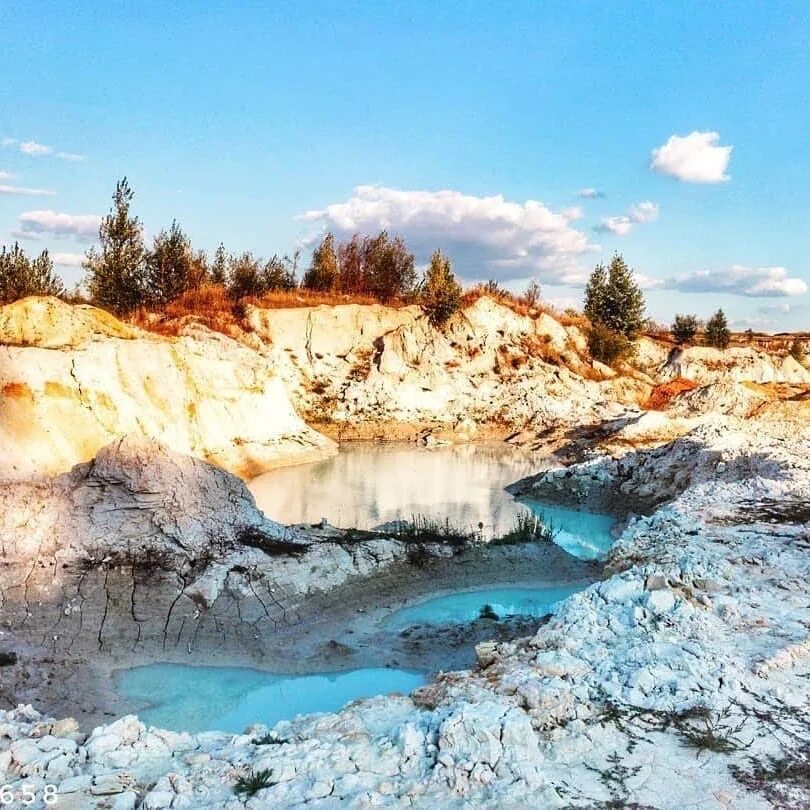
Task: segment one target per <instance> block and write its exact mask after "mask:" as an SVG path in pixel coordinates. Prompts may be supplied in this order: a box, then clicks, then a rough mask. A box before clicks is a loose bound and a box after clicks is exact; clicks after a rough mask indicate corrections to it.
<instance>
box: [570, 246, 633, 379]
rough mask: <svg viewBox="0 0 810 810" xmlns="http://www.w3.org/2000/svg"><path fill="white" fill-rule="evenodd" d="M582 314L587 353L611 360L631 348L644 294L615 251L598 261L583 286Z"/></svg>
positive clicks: (604, 359)
mask: <svg viewBox="0 0 810 810" xmlns="http://www.w3.org/2000/svg"><path fill="white" fill-rule="evenodd" d="M584 309H585V315H586V316H587V317H588V319H589V320H590V321H591V329H590V332H589V334H588V345H589V347H590V350H591V355H592V356H593V357H594V358H595V359H597V360H600V361H602V362H605V363H613V362H615V361H616V360H618V359H620V358H621V357H622V356H623V355H626V354H628V353H629V352H630V351H631V350H632V343H633V341H634V340H635V339H636V338H637V337H638V336H639V333H640V332H641V330H642V329H643V327H644V295H643V294H642V292H641V288H640V287H639V286H638V284H636V282H635V280H634V278H633V274H632V272H631V271H630V268H629V267H628V266H627V264H626V263H625V261H624V259H623V258H622V257H621V256H620V255H619V254H618V253H617V254H615V255H614V256H613V258H612V259H611V261H610V265H609V266H608V267H607V268H605V266H604V265H602V264H598V265H597V266H596V267H595V268H594V271H593V273H591V277H590V279H589V280H588V284H587V286H586V287H585V307H584Z"/></svg>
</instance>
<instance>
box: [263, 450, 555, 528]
mask: <svg viewBox="0 0 810 810" xmlns="http://www.w3.org/2000/svg"><path fill="white" fill-rule="evenodd" d="M541 464H542V460H538V459H537V458H536V457H534V458H533V457H532V454H530V453H528V452H525V451H521V450H518V449H515V448H512V447H510V446H508V445H503V444H501V445H456V446H453V447H437V448H420V447H415V446H414V445H412V444H410V445H392V444H383V445H381V444H350V445H343V446H342V447H341V451H340V453H339V454H338V455H337V456H334V457H333V458H330V459H326V460H324V461H319V462H315V463H313V464H301V465H297V466H295V467H286V468H283V469H279V470H274V471H272V472H269V473H266V474H265V475H261V476H259V477H258V478H255V479H254V480H253V481H252V482H251V484H250V490H251V492H252V493H253V495H254V496H255V498H256V502H257V504H258V506H259V508H260V509H262V510H263V511H264V512H265V514H267V516H268V517H270V518H272V519H273V520H278V521H280V522H281V523H303V522H310V523H314V522H317V521H319V520H320V519H321V518H322V517H326V518H327V519H328V520H329V522H330V523H333V524H335V525H338V526H343V527H357V528H362V529H370V528H373V527H375V526H378V525H380V524H381V523H387V522H388V521H391V520H397V519H403V520H409V519H410V518H411V517H412V516H414V515H425V516H429V517H433V518H437V519H439V520H441V521H444V520H445V519H446V520H449V522H450V523H451V524H452V525H454V526H457V527H459V528H470V529H476V528H477V527H478V524H479V523H482V524H483V527H484V529H483V531H484V535H485V536H491V535H492V534H493V533H494V534H503V533H505V532H506V531H508V530H509V529H511V528H512V525H513V522H514V518H515V515H516V514H517V513H518V512H519V511H521V507H519V506H517V505H516V504H515V501H514V499H513V498H512V496H511V495H509V494H508V493H507V492H505V491H504V487H505V486H506V485H507V484H509V483H511V482H513V481H515V480H517V479H519V478H521V477H522V476H524V475H528V474H531V473H536V472H537V471H538V467H539V466H541Z"/></svg>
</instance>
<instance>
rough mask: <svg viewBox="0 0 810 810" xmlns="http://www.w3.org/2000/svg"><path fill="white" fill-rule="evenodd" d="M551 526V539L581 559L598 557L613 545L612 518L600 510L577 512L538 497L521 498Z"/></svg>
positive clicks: (613, 521)
mask: <svg viewBox="0 0 810 810" xmlns="http://www.w3.org/2000/svg"><path fill="white" fill-rule="evenodd" d="M520 503H523V504H525V505H526V506H528V507H529V509H531V510H532V512H534V513H535V514H536V515H539V516H540V517H541V518H542V519H543V521H544V522H545V523H546V524H549V525H551V527H552V528H553V529H554V542H555V543H556V544H557V545H558V546H561V547H562V548H564V549H565V550H566V551H567V552H568V553H569V554H571V555H572V556H574V557H579V558H580V559H581V560H598V559H600V558H602V557H604V556H605V555H606V554H607V553H608V551H610V547H611V546H612V545H613V537H612V536H611V533H610V532H611V529H612V528H613V525H614V523H615V520H614V518H612V517H611V516H610V515H605V514H602V513H600V512H581V511H579V510H577V509H566V508H565V507H564V506H551V505H550V504H546V503H541V502H539V501H532V500H528V499H527V500H521V501H520Z"/></svg>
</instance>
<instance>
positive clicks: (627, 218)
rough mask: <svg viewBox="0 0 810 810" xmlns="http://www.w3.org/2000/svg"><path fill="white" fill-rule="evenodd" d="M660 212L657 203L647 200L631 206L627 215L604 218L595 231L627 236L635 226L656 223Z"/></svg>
mask: <svg viewBox="0 0 810 810" xmlns="http://www.w3.org/2000/svg"><path fill="white" fill-rule="evenodd" d="M659 210H660V209H659V207H658V205H657V204H656V203H654V202H650V200H645V201H644V202H640V203H638V204H637V205H631V206H630V208H628V209H627V213H626V214H621V215H618V216H612V217H602V221H601V222H600V223H599V224H598V225H596V226H595V227H594V230H597V231H600V232H602V233H612V234H614V235H616V236H626V235H627V234H628V233H630V231H631V230H633V226H634V225H641V224H644V223H645V222H654V221H655V220H656V219H658V212H659Z"/></svg>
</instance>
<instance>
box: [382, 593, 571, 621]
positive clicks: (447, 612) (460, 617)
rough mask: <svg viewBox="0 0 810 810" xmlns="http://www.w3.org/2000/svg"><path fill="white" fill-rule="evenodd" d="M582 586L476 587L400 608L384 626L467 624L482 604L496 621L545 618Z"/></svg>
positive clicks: (477, 615)
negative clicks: (492, 612) (515, 617)
mask: <svg viewBox="0 0 810 810" xmlns="http://www.w3.org/2000/svg"><path fill="white" fill-rule="evenodd" d="M586 587H587V584H579V585H564V586H560V587H553V588H477V589H475V590H470V591H462V592H456V593H451V594H447V595H445V596H438V597H435V598H433V599H427V600H425V601H424V602H419V603H417V604H415V605H410V606H408V607H405V608H402V609H401V610H397V611H395V612H394V613H392V614H391V615H390V616H388V617H387V618H386V619H385V622H384V625H385V626H386V627H387V628H389V629H391V630H401V629H403V628H405V627H409V626H411V625H414V624H448V623H451V622H468V621H472V620H473V619H477V618H478V617H479V616H480V615H481V608H482V607H483V606H484V605H489V606H490V607H491V608H492V609H493V610H494V611H495V613H496V614H497V615H498V618H504V617H505V616H518V615H522V616H536V617H540V616H546V615H548V614H549V613H553V612H554V610H555V608H556V606H557V604H558V603H559V602H561V601H562V600H563V599H566V598H568V597H569V596H570V595H571V594H572V593H576V592H577V591H581V590H584V589H585V588H586Z"/></svg>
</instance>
